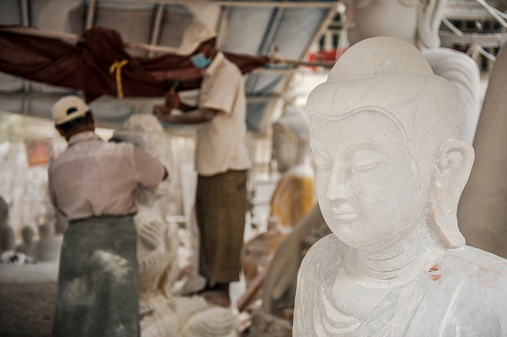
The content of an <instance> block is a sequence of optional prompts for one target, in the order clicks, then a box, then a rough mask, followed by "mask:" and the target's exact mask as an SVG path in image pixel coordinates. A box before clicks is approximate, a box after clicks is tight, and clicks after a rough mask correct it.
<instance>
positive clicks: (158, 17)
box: [148, 3, 165, 57]
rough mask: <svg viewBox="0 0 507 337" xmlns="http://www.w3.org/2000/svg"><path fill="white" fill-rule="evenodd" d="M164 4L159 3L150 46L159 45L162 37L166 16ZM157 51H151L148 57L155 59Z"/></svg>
mask: <svg viewBox="0 0 507 337" xmlns="http://www.w3.org/2000/svg"><path fill="white" fill-rule="evenodd" d="M164 7H165V6H164V4H162V3H159V4H158V6H157V13H156V14H155V21H154V22H153V27H152V29H153V31H152V34H151V40H150V46H154V45H156V44H157V42H158V39H159V37H160V30H161V29H162V18H163V16H164ZM154 54H155V51H153V50H150V51H149V53H148V57H153V56H154Z"/></svg>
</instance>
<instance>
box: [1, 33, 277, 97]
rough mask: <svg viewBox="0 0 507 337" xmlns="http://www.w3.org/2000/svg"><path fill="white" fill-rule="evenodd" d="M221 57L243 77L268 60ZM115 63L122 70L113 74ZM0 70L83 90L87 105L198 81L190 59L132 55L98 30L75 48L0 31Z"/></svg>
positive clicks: (115, 36) (149, 94) (116, 39)
mask: <svg viewBox="0 0 507 337" xmlns="http://www.w3.org/2000/svg"><path fill="white" fill-rule="evenodd" d="M4 27H5V26H4ZM224 54H225V56H226V57H227V58H228V59H230V60H231V61H232V62H233V63H235V64H236V65H237V66H238V67H239V68H240V69H241V71H242V72H243V74H245V73H247V72H250V71H252V70H253V69H255V68H258V67H261V66H263V65H265V64H266V63H268V62H269V57H267V56H252V55H244V54H234V53H229V52H224ZM115 64H116V66H117V68H118V66H120V69H117V68H115V69H113V70H112V72H111V67H112V66H113V65H115ZM0 71H1V72H5V73H8V74H11V75H15V76H19V77H22V78H25V79H29V80H33V81H38V82H43V83H48V84H51V85H56V86H61V87H66V88H72V89H76V90H82V91H83V92H85V94H86V97H87V100H88V101H90V100H92V99H93V98H97V97H99V96H101V95H110V96H118V93H119V91H122V92H123V96H124V97H160V96H163V95H164V94H165V93H166V92H167V90H168V86H167V79H176V80H179V81H181V87H180V90H186V89H194V88H198V87H199V85H200V82H201V79H202V77H201V71H200V70H199V69H197V68H195V67H194V66H193V65H192V63H191V62H190V60H189V58H188V57H185V56H179V55H173V54H165V55H162V56H159V57H155V58H150V59H142V58H136V57H132V56H130V55H129V54H128V53H127V52H126V51H125V49H124V44H123V40H122V38H121V36H120V34H119V33H118V32H116V31H115V30H112V29H107V28H101V27H95V28H90V29H88V30H86V31H85V32H84V34H83V35H82V36H81V38H80V41H79V42H78V43H76V44H69V43H66V42H64V41H62V40H58V39H53V38H47V37H40V36H30V35H24V34H20V33H12V32H8V31H2V30H0ZM120 79H121V81H120V82H119V80H120ZM118 84H120V87H121V88H119V87H118ZM119 89H121V90H119Z"/></svg>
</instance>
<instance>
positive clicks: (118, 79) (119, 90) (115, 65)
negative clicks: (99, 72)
mask: <svg viewBox="0 0 507 337" xmlns="http://www.w3.org/2000/svg"><path fill="white" fill-rule="evenodd" d="M127 63H129V60H123V61H116V62H115V63H113V65H111V68H109V72H110V73H111V74H112V73H113V72H115V71H116V88H117V89H116V90H117V93H118V94H117V95H118V98H120V99H121V98H123V87H122V84H121V68H123V67H124V66H126V65H127Z"/></svg>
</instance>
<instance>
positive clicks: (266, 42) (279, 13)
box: [245, 0, 287, 92]
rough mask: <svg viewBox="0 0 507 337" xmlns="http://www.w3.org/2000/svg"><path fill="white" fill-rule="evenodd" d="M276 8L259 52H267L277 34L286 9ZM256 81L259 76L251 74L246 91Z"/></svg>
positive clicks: (246, 84)
mask: <svg viewBox="0 0 507 337" xmlns="http://www.w3.org/2000/svg"><path fill="white" fill-rule="evenodd" d="M284 1H287V0H284ZM275 10H276V14H275V18H274V19H273V21H272V22H271V26H270V27H269V29H268V34H267V35H266V37H265V38H264V41H263V42H262V45H261V47H260V48H259V49H258V50H257V52H258V53H259V54H264V53H267V51H266V48H267V46H268V45H269V44H270V43H271V42H272V40H273V38H274V35H275V31H276V30H277V29H278V27H279V25H280V21H281V20H282V15H283V13H284V11H283V10H281V9H279V8H277V9H275ZM256 83H257V77H255V78H254V77H253V76H249V77H248V80H247V81H246V83H245V91H246V92H249V91H250V90H251V89H252V88H253V87H254V86H255V84H256Z"/></svg>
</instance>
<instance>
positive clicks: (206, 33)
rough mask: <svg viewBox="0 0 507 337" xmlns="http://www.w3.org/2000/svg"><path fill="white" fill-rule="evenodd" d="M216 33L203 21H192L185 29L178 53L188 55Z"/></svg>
mask: <svg viewBox="0 0 507 337" xmlns="http://www.w3.org/2000/svg"><path fill="white" fill-rule="evenodd" d="M216 36H217V33H216V32H215V31H214V30H213V29H211V28H210V27H208V26H207V25H205V24H204V23H193V24H191V25H190V26H188V27H187V29H185V33H184V34H183V40H182V42H181V45H180V47H179V48H178V54H181V55H190V54H192V53H193V52H194V51H195V50H196V49H197V47H199V45H200V44H201V43H203V42H205V41H208V40H211V39H212V38H214V37H216Z"/></svg>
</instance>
